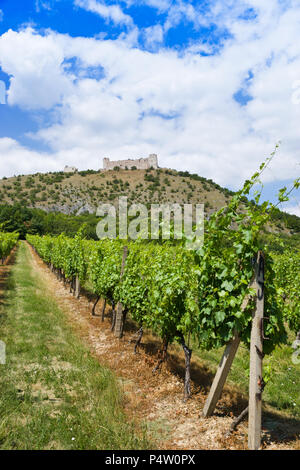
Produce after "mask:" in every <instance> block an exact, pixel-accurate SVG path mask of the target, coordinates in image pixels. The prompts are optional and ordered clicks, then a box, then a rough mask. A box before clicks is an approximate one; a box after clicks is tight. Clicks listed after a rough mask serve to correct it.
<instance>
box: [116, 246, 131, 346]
mask: <svg viewBox="0 0 300 470" xmlns="http://www.w3.org/2000/svg"><path fill="white" fill-rule="evenodd" d="M127 255H128V247H127V246H124V249H123V258H122V266H121V274H120V280H121V279H122V277H123V273H124V268H125V261H126V258H127ZM123 322H124V315H123V305H122V304H121V302H118V304H117V311H116V322H115V327H114V334H115V336H116V337H117V338H122V335H123Z"/></svg>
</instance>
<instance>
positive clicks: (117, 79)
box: [0, 0, 300, 187]
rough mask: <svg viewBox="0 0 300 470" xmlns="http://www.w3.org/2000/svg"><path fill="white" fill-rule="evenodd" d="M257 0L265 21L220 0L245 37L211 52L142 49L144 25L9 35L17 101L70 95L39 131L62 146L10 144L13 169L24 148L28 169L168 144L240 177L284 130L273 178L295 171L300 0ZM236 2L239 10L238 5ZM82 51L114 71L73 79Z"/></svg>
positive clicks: (164, 161) (88, 60)
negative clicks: (114, 34)
mask: <svg viewBox="0 0 300 470" xmlns="http://www.w3.org/2000/svg"><path fill="white" fill-rule="evenodd" d="M272 3H274V2H272ZM247 4H249V5H250V6H253V7H255V8H256V10H257V18H256V19H255V21H246V20H244V19H238V16H239V12H240V11H244V9H240V8H239V9H238V8H237V7H235V6H234V5H235V4H233V3H232V2H224V3H221V2H216V3H215V8H216V10H215V11H214V16H215V18H217V21H220V22H221V18H222V11H224V24H225V23H226V27H228V28H229V29H230V30H231V31H232V34H233V37H232V38H231V39H229V40H228V41H227V42H226V43H225V46H224V48H223V49H222V50H221V51H220V52H219V53H218V54H216V55H211V56H205V57H204V56H201V55H199V54H198V50H199V49H201V48H202V47H203V46H202V44H201V41H199V43H198V44H197V43H195V44H194V45H193V47H189V48H187V49H186V50H185V51H181V52H180V54H178V53H177V52H176V51H174V50H173V51H172V50H170V49H164V48H160V49H159V50H158V51H157V52H155V53H151V52H149V51H145V50H140V49H138V48H137V47H136V36H137V30H136V29H135V28H132V30H131V31H132V39H131V40H129V39H128V36H126V37H124V38H123V37H119V38H118V39H117V40H115V41H112V40H103V39H100V38H99V39H95V38H90V39H88V38H72V37H69V36H68V35H61V34H56V33H54V32H51V31H49V32H48V34H47V35H46V36H41V35H40V34H35V33H34V32H33V31H32V30H31V29H26V30H24V31H20V32H14V31H9V32H8V33H6V34H4V35H2V37H0V51H1V52H0V62H1V64H3V67H4V69H5V71H6V72H7V73H8V74H10V75H12V80H11V84H10V89H9V103H10V104H16V105H19V106H21V107H26V108H30V107H31V108H32V109H35V108H36V107H37V106H40V107H45V108H51V107H55V106H56V104H59V105H60V106H59V107H58V109H57V113H58V119H57V122H56V123H54V124H53V125H51V126H50V127H47V128H42V129H41V130H40V131H39V132H38V133H36V134H35V135H34V136H32V137H33V138H36V139H41V140H42V141H44V142H46V143H47V144H48V145H49V146H50V148H51V153H49V154H41V156H40V161H41V162H42V163H38V162H39V157H38V152H30V151H26V150H24V149H23V148H22V147H20V146H19V147H18V144H17V143H16V142H14V143H13V144H12V143H11V146H8V147H7V148H6V149H5V153H4V152H3V153H2V152H1V154H2V155H5V157H6V158H5V165H4V164H3V166H2V169H1V171H2V172H3V173H2V174H6V175H7V174H8V171H10V172H11V173H12V174H13V173H15V172H16V171H17V170H16V169H15V168H16V165H17V157H16V155H18V156H19V155H21V154H22V152H25V153H26V152H27V153H26V155H27V157H26V158H27V161H28V163H27V164H28V171H30V168H32V170H31V171H37V168H38V165H41V164H42V165H46V164H49V168H48V169H52V168H53V167H55V168H56V169H61V168H62V167H63V166H64V164H65V163H68V164H70V165H73V164H74V165H76V166H77V167H79V168H81V169H83V168H87V167H92V168H99V167H100V166H101V164H102V158H103V157H104V156H109V157H111V158H126V157H133V158H135V157H140V156H145V155H147V154H149V153H157V154H158V155H159V163H160V166H164V167H171V168H177V169H181V170H186V169H187V170H189V171H192V172H198V173H199V174H200V175H203V176H206V177H208V178H212V179H213V180H215V181H216V182H218V183H219V184H222V185H231V186H233V187H238V186H239V185H240V184H241V182H242V181H243V180H244V179H245V178H247V177H249V175H250V174H251V173H252V172H254V171H255V170H256V169H257V168H258V165H259V163H260V162H261V161H262V160H264V159H265V157H266V156H268V155H269V154H270V152H271V151H272V150H273V148H274V145H275V143H276V142H277V141H278V140H282V145H281V148H280V152H279V154H278V156H277V157H276V159H275V160H274V162H273V164H272V171H269V170H268V171H266V173H265V175H264V179H265V181H273V180H283V179H289V178H294V177H295V174H297V169H299V166H297V163H298V162H299V161H300V142H299V125H300V105H298V106H297V105H296V104H293V100H292V94H293V92H294V91H295V90H294V89H293V83H295V81H297V80H299V79H300V44H299V41H298V34H299V33H298V31H299V26H300V6H297V5H294V7H293V9H287V10H285V11H282V9H281V8H275V7H274V8H273V7H272V8H271V6H270V2H260V3H259V2H256V1H254V0H251V1H250V0H249V1H248V2H247ZM262 4H264V5H266V4H268V5H267V6H268V8H267V6H265V8H263V6H262ZM217 7H218V8H219V10H217ZM225 7H226V8H225ZM230 7H232V9H233V14H232V16H230V15H229V14H228V15H227V13H226V12H227V10H228V9H229V8H230ZM222 8H223V10H222ZM221 24H222V23H220V25H221ZM224 24H223V26H224ZM155 33H156V34H157V38H158V39H159V38H160V37H161V36H160V34H161V32H160V31H159V30H158V29H157V30H156V31H155V30H153V31H152V35H153V38H154V37H155ZM150 37H151V34H150V31H149V38H150ZM72 57H76V58H78V59H80V62H81V64H82V65H81V67H83V68H84V67H85V68H86V69H87V70H88V68H89V67H94V68H95V67H101V68H103V70H104V75H103V77H102V78H101V79H98V80H96V79H93V78H90V79H89V78H86V77H87V74H81V75H80V76H79V77H77V78H78V80H77V81H73V77H72V75H71V76H70V74H68V73H67V70H65V69H64V68H63V66H62V64H63V61H64V60H66V59H70V58H72ZM249 70H251V71H252V73H253V78H252V80H251V81H250V82H249V87H248V93H250V94H251V95H252V97H253V99H252V101H250V102H249V103H248V104H247V106H240V105H239V104H238V103H237V102H236V101H235V100H234V99H233V94H234V93H236V92H237V90H238V89H239V88H240V87H241V86H243V84H244V82H245V79H246V78H247V76H248V73H249ZM73 74H74V75H76V70H75V71H73ZM10 155H12V158H11V159H10ZM31 155H33V156H32V158H31ZM19 158H20V157H19ZM7 162H8V163H7ZM10 162H14V163H10ZM4 168H6V170H4ZM20 171H21V170H20ZM298 173H299V171H298Z"/></svg>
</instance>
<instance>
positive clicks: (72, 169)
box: [64, 165, 78, 173]
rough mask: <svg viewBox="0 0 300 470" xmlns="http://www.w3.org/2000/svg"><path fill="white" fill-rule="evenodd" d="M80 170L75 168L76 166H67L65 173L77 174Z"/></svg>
mask: <svg viewBox="0 0 300 470" xmlns="http://www.w3.org/2000/svg"><path fill="white" fill-rule="evenodd" d="M77 172H78V168H75V166H68V165H66V166H65V168H64V173H77Z"/></svg>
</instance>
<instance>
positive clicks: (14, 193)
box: [0, 169, 232, 215]
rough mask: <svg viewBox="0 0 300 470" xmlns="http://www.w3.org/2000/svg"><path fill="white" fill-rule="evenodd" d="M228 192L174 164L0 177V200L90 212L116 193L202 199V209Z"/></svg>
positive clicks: (133, 197)
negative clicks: (141, 168)
mask: <svg viewBox="0 0 300 470" xmlns="http://www.w3.org/2000/svg"><path fill="white" fill-rule="evenodd" d="M231 194H232V193H231V192H230V191H229V190H227V189H224V188H221V187H220V186H218V185H217V184H215V183H214V182H213V181H211V180H207V179H205V178H203V177H200V176H198V175H196V174H193V175H191V174H189V173H188V172H177V171H175V170H168V169H158V170H110V171H97V172H96V171H93V170H87V171H83V172H79V173H72V174H68V173H63V172H60V173H47V174H41V173H37V174H35V175H26V176H16V177H13V178H3V179H2V180H1V181H0V197H1V201H2V204H5V203H7V204H14V203H16V202H19V203H21V204H22V205H25V206H27V207H31V208H40V209H44V210H46V211H57V212H62V213H65V214H74V215H79V214H82V213H83V212H89V213H94V212H95V211H96V208H97V206H98V205H99V203H103V202H110V203H113V204H117V201H118V198H119V197H120V196H127V197H128V203H129V204H130V203H133V202H135V203H137V202H141V203H148V204H151V203H163V202H169V203H170V202H178V203H204V204H205V211H206V213H208V214H209V213H210V212H212V211H215V210H216V209H218V208H219V207H221V206H223V205H224V204H226V201H228V199H229V198H230V195H231Z"/></svg>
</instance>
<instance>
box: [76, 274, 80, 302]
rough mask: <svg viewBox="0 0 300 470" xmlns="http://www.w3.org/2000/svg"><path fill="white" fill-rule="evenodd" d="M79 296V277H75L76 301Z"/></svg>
mask: <svg viewBox="0 0 300 470" xmlns="http://www.w3.org/2000/svg"><path fill="white" fill-rule="evenodd" d="M79 294H80V281H79V276H78V275H77V276H76V278H75V297H76V299H79Z"/></svg>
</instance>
